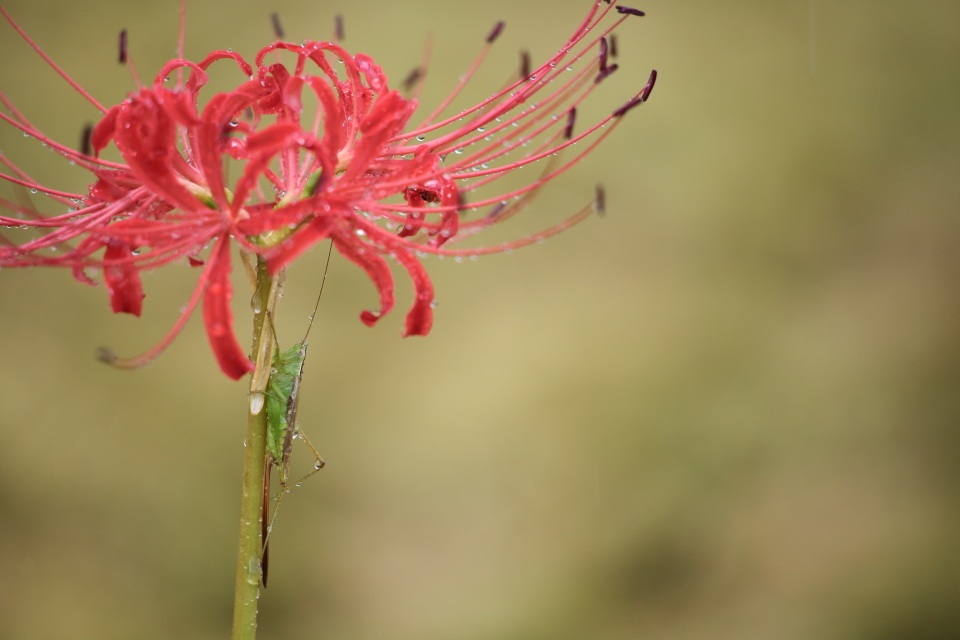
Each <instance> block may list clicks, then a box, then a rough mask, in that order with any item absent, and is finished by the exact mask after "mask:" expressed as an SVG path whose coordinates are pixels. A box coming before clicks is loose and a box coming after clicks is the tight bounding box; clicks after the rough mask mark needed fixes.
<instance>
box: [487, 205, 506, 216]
mask: <svg viewBox="0 0 960 640" xmlns="http://www.w3.org/2000/svg"><path fill="white" fill-rule="evenodd" d="M506 208H507V205H505V204H503V203H502V202H498V203H497V206H495V207H494V208H493V211H491V212H490V213H488V214H487V218H496V217H497V216H499V215H500V214H501V213H503V210H504V209H506Z"/></svg>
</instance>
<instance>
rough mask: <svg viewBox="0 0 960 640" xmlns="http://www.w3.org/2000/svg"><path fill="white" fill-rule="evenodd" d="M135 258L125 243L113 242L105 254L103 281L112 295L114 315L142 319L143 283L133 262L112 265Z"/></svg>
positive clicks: (111, 305) (111, 301) (111, 302)
mask: <svg viewBox="0 0 960 640" xmlns="http://www.w3.org/2000/svg"><path fill="white" fill-rule="evenodd" d="M131 256H133V251H132V250H131V248H130V245H128V244H127V243H125V242H112V243H110V244H108V245H107V250H106V251H105V252H104V254H103V263H104V266H103V281H104V283H105V284H106V285H107V293H108V294H109V295H110V308H111V309H113V312H114V313H129V314H132V315H135V316H137V317H138V318H139V317H140V312H141V311H142V310H143V298H144V295H145V294H144V293H143V283H142V282H141V281H140V274H139V273H137V268H136V266H134V264H133V262H132V261H128V262H122V263H120V264H116V263H115V264H110V262H111V261H113V260H123V259H124V258H130V257H131Z"/></svg>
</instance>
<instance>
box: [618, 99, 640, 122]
mask: <svg viewBox="0 0 960 640" xmlns="http://www.w3.org/2000/svg"><path fill="white" fill-rule="evenodd" d="M641 104H643V100H642V99H641V98H639V97H638V98H634V99H633V100H631V101H630V102H628V103H626V104H625V105H623V106H622V107H620V108H619V109H617V110H616V111H614V112H613V117H614V118H619V117H620V116H622V115H623V114H625V113H626V112H627V111H630V109H633V108H634V107H636V106H637V105H641Z"/></svg>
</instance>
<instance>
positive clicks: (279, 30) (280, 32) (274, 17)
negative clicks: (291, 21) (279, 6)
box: [270, 11, 283, 40]
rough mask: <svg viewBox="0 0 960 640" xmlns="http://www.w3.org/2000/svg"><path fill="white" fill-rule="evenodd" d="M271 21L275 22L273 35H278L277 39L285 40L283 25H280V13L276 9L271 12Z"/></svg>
mask: <svg viewBox="0 0 960 640" xmlns="http://www.w3.org/2000/svg"><path fill="white" fill-rule="evenodd" d="M270 22H272V23H273V35H275V36H277V40H283V27H282V26H280V14H279V13H277V12H276V11H274V12H273V13H271V14H270Z"/></svg>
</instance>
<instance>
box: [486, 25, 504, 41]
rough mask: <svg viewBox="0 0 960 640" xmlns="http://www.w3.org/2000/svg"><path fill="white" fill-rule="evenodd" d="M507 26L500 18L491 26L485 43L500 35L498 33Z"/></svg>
mask: <svg viewBox="0 0 960 640" xmlns="http://www.w3.org/2000/svg"><path fill="white" fill-rule="evenodd" d="M505 26H507V25H506V23H505V22H504V21H503V20H501V21H500V22H498V23H497V24H496V25H494V27H493V31H491V32H490V35H488V36H487V44H490V43H491V42H493V41H494V40H496V39H497V38H499V37H500V34H501V33H503V28H504V27H505Z"/></svg>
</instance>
